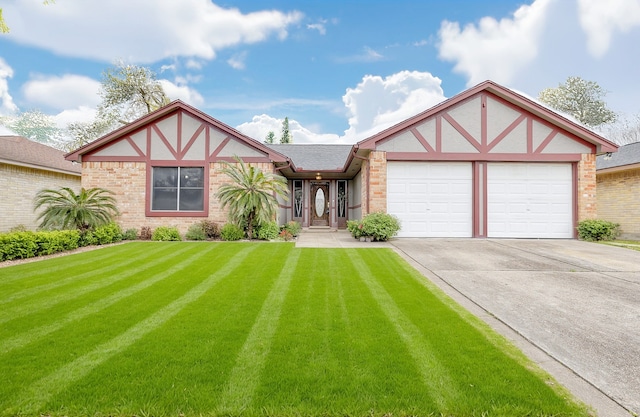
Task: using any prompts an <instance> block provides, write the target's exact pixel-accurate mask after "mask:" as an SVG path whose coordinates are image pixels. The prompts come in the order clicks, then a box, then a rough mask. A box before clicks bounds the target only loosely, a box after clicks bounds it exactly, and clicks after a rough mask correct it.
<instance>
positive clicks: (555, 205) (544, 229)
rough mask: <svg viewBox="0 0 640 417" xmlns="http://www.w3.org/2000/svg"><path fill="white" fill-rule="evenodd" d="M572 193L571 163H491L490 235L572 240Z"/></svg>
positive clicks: (488, 187)
mask: <svg viewBox="0 0 640 417" xmlns="http://www.w3.org/2000/svg"><path fill="white" fill-rule="evenodd" d="M572 190H573V177H572V170H571V164H567V163H490V164H488V165H487V235H488V236H489V237H513V238H572V237H573V210H572V207H573V197H572Z"/></svg>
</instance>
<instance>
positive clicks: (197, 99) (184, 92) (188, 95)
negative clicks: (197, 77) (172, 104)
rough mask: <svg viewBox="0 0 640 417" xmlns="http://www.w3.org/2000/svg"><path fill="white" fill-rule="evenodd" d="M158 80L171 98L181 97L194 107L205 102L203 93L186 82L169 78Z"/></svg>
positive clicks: (180, 98)
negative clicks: (178, 81) (172, 80)
mask: <svg viewBox="0 0 640 417" xmlns="http://www.w3.org/2000/svg"><path fill="white" fill-rule="evenodd" d="M158 82H160V84H161V85H162V89H163V90H164V92H165V94H166V95H167V97H169V98H170V99H171V100H177V99H179V100H182V101H184V102H185V103H187V104H190V105H192V106H194V107H199V106H201V105H202V104H203V103H204V98H202V95H200V93H198V92H197V91H196V90H194V89H193V88H191V87H189V86H188V85H186V84H182V83H173V82H171V81H169V80H164V79H163V80H158Z"/></svg>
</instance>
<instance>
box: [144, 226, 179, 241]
mask: <svg viewBox="0 0 640 417" xmlns="http://www.w3.org/2000/svg"><path fill="white" fill-rule="evenodd" d="M151 240H155V241H159V242H170V241H174V242H175V241H180V240H182V237H181V236H180V232H179V231H178V228H177V227H169V226H160V227H157V228H156V230H154V231H153V234H152V235H151Z"/></svg>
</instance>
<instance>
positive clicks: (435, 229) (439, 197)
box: [387, 161, 473, 237]
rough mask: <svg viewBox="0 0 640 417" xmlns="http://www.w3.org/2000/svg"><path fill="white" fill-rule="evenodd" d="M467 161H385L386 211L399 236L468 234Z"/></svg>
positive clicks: (469, 173) (469, 172)
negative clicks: (397, 224)
mask: <svg viewBox="0 0 640 417" xmlns="http://www.w3.org/2000/svg"><path fill="white" fill-rule="evenodd" d="M472 207H473V204H472V182H471V163H467V162H396V161H391V162H388V163H387V212H388V213H390V214H394V215H396V216H398V218H399V219H400V221H401V227H402V228H401V230H400V232H399V233H398V236H399V237H471V235H472Z"/></svg>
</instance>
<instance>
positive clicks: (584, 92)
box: [538, 77, 617, 128]
mask: <svg viewBox="0 0 640 417" xmlns="http://www.w3.org/2000/svg"><path fill="white" fill-rule="evenodd" d="M606 95H607V92H606V91H605V90H604V89H602V87H600V86H599V85H598V83H596V82H594V81H586V80H583V79H582V78H580V77H569V78H567V81H566V82H565V83H564V84H559V85H558V87H557V88H545V89H544V90H542V91H541V92H540V94H539V96H538V99H539V100H540V101H542V102H543V103H545V104H547V105H549V106H550V107H552V108H554V109H556V110H559V111H561V112H564V113H566V114H569V115H571V116H573V117H575V118H576V120H578V121H579V122H580V123H582V124H584V125H585V126H588V127H591V128H593V127H597V126H601V125H604V124H606V123H612V122H614V121H615V120H616V117H617V116H616V113H615V112H614V111H612V110H610V109H608V108H607V105H606V103H605V102H604V100H603V99H604V97H605V96H606Z"/></svg>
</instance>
